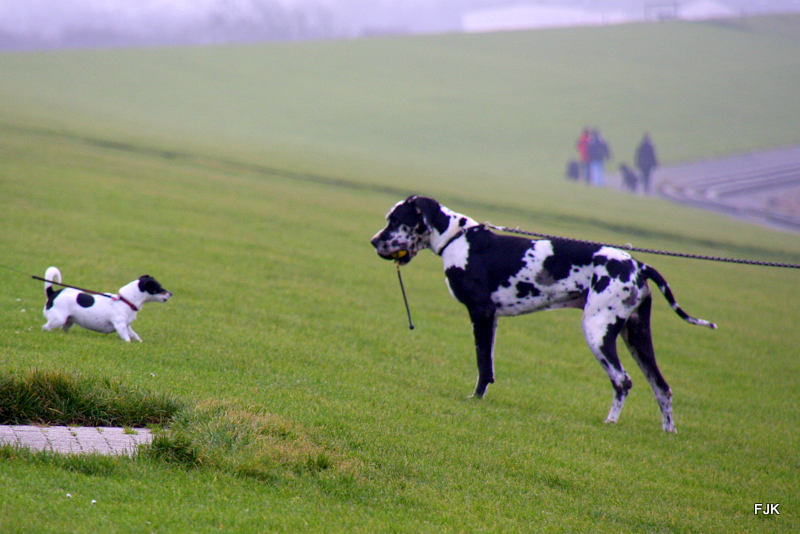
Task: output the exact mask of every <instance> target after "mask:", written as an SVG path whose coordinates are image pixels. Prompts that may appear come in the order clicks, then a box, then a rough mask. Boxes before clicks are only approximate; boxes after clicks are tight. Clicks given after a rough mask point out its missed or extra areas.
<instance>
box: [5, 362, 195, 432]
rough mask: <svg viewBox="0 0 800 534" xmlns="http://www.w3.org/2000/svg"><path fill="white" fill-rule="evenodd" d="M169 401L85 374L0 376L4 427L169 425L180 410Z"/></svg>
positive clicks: (42, 372) (147, 392)
mask: <svg viewBox="0 0 800 534" xmlns="http://www.w3.org/2000/svg"><path fill="white" fill-rule="evenodd" d="M182 408H183V405H182V403H181V402H180V401H178V400H177V399H174V398H170V396H169V395H163V394H162V395H158V394H154V393H152V392H149V391H142V390H135V389H130V388H127V387H125V386H124V385H123V384H120V383H114V382H112V381H111V380H108V379H104V380H100V379H97V378H95V377H85V376H81V375H80V374H77V373H75V374H65V373H54V372H45V371H38V370H34V371H30V372H28V373H25V374H16V373H3V374H0V424H3V425H26V424H48V425H73V426H128V427H143V426H147V425H164V424H167V423H168V422H169V421H170V420H171V419H172V418H173V417H174V416H175V415H176V414H177V413H178V412H179V411H180V410H181V409H182Z"/></svg>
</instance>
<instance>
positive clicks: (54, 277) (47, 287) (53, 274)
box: [44, 267, 61, 298]
mask: <svg viewBox="0 0 800 534" xmlns="http://www.w3.org/2000/svg"><path fill="white" fill-rule="evenodd" d="M44 279H45V280H48V281H47V282H45V283H44V294H45V295H47V297H48V298H50V296H51V295H52V294H53V293H54V291H53V284H52V282H55V283H56V284H60V283H61V271H59V270H58V267H48V268H47V270H46V271H45V272H44Z"/></svg>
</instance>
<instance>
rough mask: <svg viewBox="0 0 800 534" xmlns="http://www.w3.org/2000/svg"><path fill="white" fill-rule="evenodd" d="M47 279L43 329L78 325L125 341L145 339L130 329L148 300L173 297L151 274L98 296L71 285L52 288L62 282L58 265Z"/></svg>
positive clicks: (161, 299) (47, 274)
mask: <svg viewBox="0 0 800 534" xmlns="http://www.w3.org/2000/svg"><path fill="white" fill-rule="evenodd" d="M44 278H45V280H49V282H45V284H44V294H45V296H46V297H47V301H46V302H45V305H44V316H45V318H46V319H47V323H46V324H45V325H43V326H42V329H43V330H53V329H55V328H61V329H62V330H64V331H66V330H69V329H70V328H71V327H72V325H73V324H77V325H80V326H82V327H84V328H86V329H88V330H94V331H95V332H102V333H104V334H110V333H111V332H116V333H117V334H118V335H119V337H121V338H122V339H123V340H124V341H130V340H131V339H134V340H136V341H142V338H140V337H139V335H138V334H137V333H136V332H134V331H133V328H131V323H133V321H134V319H136V315H137V313H138V312H139V310H141V309H142V306H143V305H144V303H145V302H166V301H168V300H169V298H170V297H171V296H172V293H171V292H169V291H167V290H166V289H164V288H163V287H161V284H159V283H158V282H157V281H156V279H155V278H153V277H152V276H150V275H144V276H140V277H139V279H138V280H134V281H133V282H131V283H130V284H127V285H126V286H124V287H122V288H120V290H119V293H117V294H116V295H114V294H111V293H106V294H103V295H97V296H93V295H91V294H89V293H85V292H83V291H80V290H78V289H73V288H69V287H67V288H63V289H58V290H56V289H53V284H52V283H51V282H56V284H59V283H61V271H59V270H58V268H56V267H49V268H48V269H47V271H45V274H44Z"/></svg>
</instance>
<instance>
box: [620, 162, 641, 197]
mask: <svg viewBox="0 0 800 534" xmlns="http://www.w3.org/2000/svg"><path fill="white" fill-rule="evenodd" d="M619 173H620V175H621V176H622V187H623V188H624V189H627V190H628V191H630V192H631V193H635V192H636V186H637V185H638V184H639V177H638V176H637V175H636V171H634V170H633V169H631V168H630V167H628V166H627V165H625V164H624V163H621V164H620V166H619Z"/></svg>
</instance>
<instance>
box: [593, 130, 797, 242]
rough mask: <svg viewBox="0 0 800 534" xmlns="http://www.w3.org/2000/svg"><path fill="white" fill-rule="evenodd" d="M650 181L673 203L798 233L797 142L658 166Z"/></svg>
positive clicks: (612, 178)
mask: <svg viewBox="0 0 800 534" xmlns="http://www.w3.org/2000/svg"><path fill="white" fill-rule="evenodd" d="M609 183H610V185H612V186H617V187H619V184H620V179H619V176H617V175H616V174H615V175H610V176H609ZM652 185H653V190H654V191H656V192H657V194H658V195H660V196H663V197H665V198H668V199H670V200H674V201H675V202H680V203H682V204H690V205H692V206H697V207H699V208H702V209H707V210H712V211H717V212H721V213H725V214H728V215H731V216H734V217H737V218H741V219H746V220H750V221H754V222H758V223H760V224H764V225H767V226H770V227H773V228H778V229H782V230H788V231H792V232H800V145H796V146H791V147H785V148H779V149H770V150H763V151H759V152H752V153H747V154H737V155H735V156H728V157H724V158H717V159H710V160H704V161H699V162H694V163H683V164H680V165H672V166H668V167H660V168H657V169H656V170H655V171H654V173H653V184H652Z"/></svg>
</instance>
